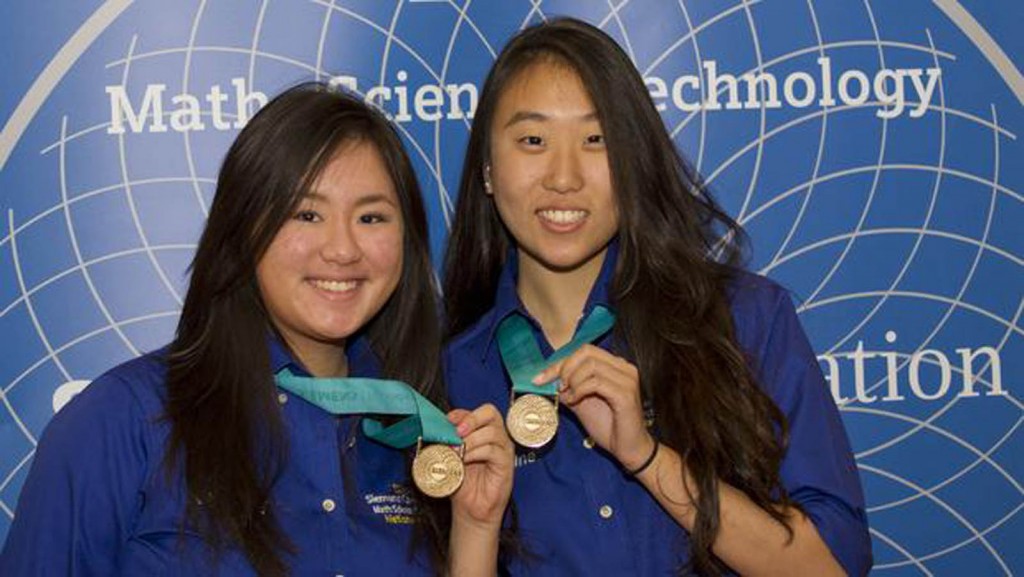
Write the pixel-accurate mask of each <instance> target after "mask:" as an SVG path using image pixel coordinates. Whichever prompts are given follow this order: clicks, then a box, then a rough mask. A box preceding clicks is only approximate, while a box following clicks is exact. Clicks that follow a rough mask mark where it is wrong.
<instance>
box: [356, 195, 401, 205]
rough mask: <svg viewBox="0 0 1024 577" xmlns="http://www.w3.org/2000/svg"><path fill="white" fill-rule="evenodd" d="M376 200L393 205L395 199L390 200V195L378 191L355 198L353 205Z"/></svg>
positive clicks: (371, 202) (375, 201)
mask: <svg viewBox="0 0 1024 577" xmlns="http://www.w3.org/2000/svg"><path fill="white" fill-rule="evenodd" d="M378 202H383V203H385V204H390V205H391V206H395V201H393V200H391V197H389V196H388V195H386V194H384V193H380V192H378V193H374V194H367V195H366V196H361V197H359V199H358V200H356V203H355V206H357V207H358V206H366V205H367V204H376V203H378Z"/></svg>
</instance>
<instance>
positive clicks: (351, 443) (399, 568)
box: [0, 339, 430, 577]
mask: <svg viewBox="0 0 1024 577" xmlns="http://www.w3.org/2000/svg"><path fill="white" fill-rule="evenodd" d="M270 346H271V366H272V368H273V369H274V371H275V372H276V371H278V370H280V369H282V368H284V367H289V368H291V369H292V371H293V372H296V373H297V374H303V375H305V374H307V373H306V372H305V371H304V369H302V367H301V366H299V364H298V363H296V362H295V361H294V360H293V359H292V358H291V357H290V356H289V355H288V353H287V351H286V350H285V349H284V348H283V347H282V346H281V345H280V344H279V343H278V342H276V341H273V342H271V345H270ZM348 355H349V367H350V371H351V373H352V376H364V377H377V376H379V374H380V371H379V365H378V363H377V361H376V359H375V357H374V356H373V354H372V353H371V352H370V350H369V347H368V345H367V344H366V341H365V340H364V339H357V340H356V341H355V342H354V343H353V344H352V346H351V347H350V348H349V351H348ZM165 380H166V365H165V364H164V362H163V360H162V355H161V354H160V353H153V354H149V355H145V356H143V357H140V358H138V359H135V360H132V361H129V362H127V363H125V364H123V365H120V366H118V367H116V368H114V369H113V370H111V371H110V372H108V373H106V374H104V375H103V376H101V377H99V378H98V379H96V381H94V382H93V383H92V384H91V385H89V387H88V388H87V389H86V390H85V391H84V392H82V393H81V394H80V395H78V396H77V397H76V398H75V399H73V400H72V401H71V402H70V403H69V404H68V405H67V406H66V407H64V408H63V409H62V410H61V411H60V413H58V414H57V415H56V416H55V417H54V418H53V420H52V422H51V423H50V424H49V426H48V427H47V429H46V431H45V433H44V434H43V437H42V439H41V440H40V443H39V446H38V448H37V452H36V456H35V461H34V462H33V464H32V470H31V472H30V473H29V476H28V480H27V481H26V483H25V486H24V489H23V490H22V493H21V496H20V499H19V502H18V509H17V514H16V516H15V519H14V524H13V526H12V527H11V530H10V533H9V534H8V537H7V542H6V545H5V547H4V550H3V554H2V556H0V574H2V575H12V576H13V575H18V576H19V577H20V576H29V575H96V576H103V577H107V576H111V575H146V576H151V577H156V576H159V575H212V574H217V575H221V576H234V575H254V574H255V572H254V571H253V569H252V567H251V566H250V565H249V563H248V561H247V560H246V558H245V555H244V554H243V553H242V552H241V551H240V550H237V549H229V550H228V551H226V553H225V554H224V555H223V556H222V557H221V558H220V559H219V561H218V564H217V565H213V561H212V559H211V558H210V556H209V555H208V549H207V547H206V546H205V544H204V542H203V541H202V539H201V538H200V537H199V536H198V535H197V534H196V533H195V532H193V531H191V530H190V529H189V528H187V527H186V529H185V532H184V535H183V538H181V533H180V529H181V524H182V517H183V511H184V507H185V505H184V504H185V500H184V499H185V496H184V489H183V486H184V483H183V479H182V478H181V477H180V476H179V477H178V478H176V479H174V480H173V482H171V483H170V484H168V483H167V482H165V478H164V470H163V461H164V455H165V449H166V445H167V438H168V434H169V432H170V427H169V424H168V423H167V422H166V421H164V420H161V416H162V415H163V410H164V400H165V398H166V386H165ZM278 399H279V401H280V403H281V410H282V412H283V416H284V422H285V425H286V429H287V433H288V440H289V455H288V457H289V458H288V461H287V463H286V464H285V467H284V470H283V473H282V475H281V477H280V478H279V480H278V481H277V482H276V484H275V485H274V487H273V493H272V500H273V507H274V508H275V512H276V514H277V518H278V520H279V522H280V524H281V527H282V529H283V530H284V533H285V534H286V535H287V536H288V538H289V539H290V540H291V541H292V542H293V543H294V544H295V545H296V547H297V554H296V555H294V556H290V557H288V558H287V559H286V560H287V563H288V565H289V567H290V568H291V573H292V574H293V575H324V576H334V575H346V576H349V577H352V576H359V575H417V574H429V573H430V570H429V567H428V562H427V560H426V559H427V556H426V554H425V553H418V554H417V555H416V556H415V558H413V559H410V556H409V553H408V552H409V542H410V538H411V530H412V526H411V524H410V523H411V515H412V509H411V507H412V504H411V501H410V500H409V497H408V496H407V495H408V493H407V489H406V487H407V486H408V482H407V479H408V471H407V464H406V461H405V458H404V456H403V454H402V452H401V451H396V450H394V449H391V448H388V447H385V446H383V445H380V444H378V443H375V442H373V441H371V440H369V439H367V438H366V437H365V436H363V434H362V432H361V428H360V427H359V426H358V418H355V417H347V418H338V417H336V416H334V415H331V414H328V413H327V412H325V411H323V410H322V409H320V408H318V407H315V406H313V405H311V404H309V403H307V402H306V401H304V400H302V399H301V398H299V397H297V396H289V395H287V393H284V392H283V391H279V396H278ZM211 434H216V432H215V431H212V432H211Z"/></svg>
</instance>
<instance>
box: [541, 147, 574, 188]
mask: <svg viewBox="0 0 1024 577" xmlns="http://www.w3.org/2000/svg"><path fill="white" fill-rule="evenodd" d="M552 152H553V154H551V156H550V161H549V163H548V167H547V174H545V175H544V180H543V182H542V184H543V185H544V188H547V189H548V190H552V191H555V192H559V193H562V194H564V193H569V192H575V191H577V190H579V189H580V188H582V187H583V171H582V170H581V167H580V158H579V155H580V151H577V150H574V149H571V148H563V149H561V150H555V151H552Z"/></svg>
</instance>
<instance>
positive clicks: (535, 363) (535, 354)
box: [498, 306, 615, 397]
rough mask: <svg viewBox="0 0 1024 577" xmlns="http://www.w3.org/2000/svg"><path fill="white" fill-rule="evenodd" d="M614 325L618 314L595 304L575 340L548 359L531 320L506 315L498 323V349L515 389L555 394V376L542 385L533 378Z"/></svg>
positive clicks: (548, 394) (550, 395)
mask: <svg viewBox="0 0 1024 577" xmlns="http://www.w3.org/2000/svg"><path fill="white" fill-rule="evenodd" d="M614 325H615V314H614V313H612V311H610V310H608V309H607V308H605V307H602V306H596V307H594V310H592V311H591V312H590V314H589V315H587V318H586V319H585V320H584V321H583V324H582V325H581V326H580V328H579V330H577V331H576V334H575V335H573V337H572V340H571V341H569V342H568V343H566V344H565V345H564V346H562V347H561V348H559V349H558V350H557V351H555V352H554V353H552V354H551V356H550V357H548V358H547V359H545V358H544V355H542V354H541V352H540V346H539V345H538V344H537V340H536V339H535V338H534V336H533V329H532V328H531V327H530V323H529V321H527V320H526V319H525V318H523V317H522V315H519V314H511V315H509V316H507V317H505V320H503V321H501V324H500V325H498V350H499V351H500V352H501V361H502V363H504V364H505V370H507V371H508V375H509V378H511V379H512V392H514V393H517V394H524V395H525V394H534V395H543V396H545V397H553V396H555V395H557V394H558V383H559V381H558V380H557V379H556V380H554V381H552V382H550V383H545V384H541V385H535V384H533V378H534V377H536V376H537V374H538V373H540V372H541V371H543V370H544V369H546V368H548V367H550V366H551V365H553V364H555V363H557V362H558V361H561V360H562V359H565V358H568V357H569V356H570V355H572V354H573V353H575V352H576V351H577V350H579V348H580V347H582V346H583V345H585V344H587V343H592V342H594V341H596V340H597V339H599V338H601V337H602V336H603V335H604V334H605V333H607V332H608V331H610V330H611V329H612V327H613V326H614Z"/></svg>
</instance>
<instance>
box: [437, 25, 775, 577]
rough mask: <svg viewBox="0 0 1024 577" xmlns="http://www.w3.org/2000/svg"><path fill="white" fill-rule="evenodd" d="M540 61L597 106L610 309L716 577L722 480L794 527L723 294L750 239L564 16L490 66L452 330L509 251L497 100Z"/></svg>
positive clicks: (483, 304)
mask: <svg viewBox="0 0 1024 577" xmlns="http://www.w3.org/2000/svg"><path fill="white" fill-rule="evenodd" d="M539 63H545V64H552V65H555V66H562V67H565V68H567V69H568V70H571V71H572V72H574V73H575V74H576V75H578V76H579V78H580V80H581V82H582V84H583V86H584V87H585V89H586V90H587V92H588V94H589V96H590V99H591V101H592V102H593V103H594V106H595V108H596V111H597V115H598V118H599V120H600V123H601V127H602V131H603V134H604V136H605V139H606V147H607V154H608V162H609V168H610V170H611V178H612V188H613V190H614V191H615V199H616V203H617V206H618V212H619V219H620V220H619V231H618V241H619V247H620V250H619V253H618V261H617V262H616V263H615V269H614V276H613V280H612V283H611V287H610V288H611V290H610V295H611V299H612V304H613V305H614V306H615V307H616V309H617V312H618V322H617V324H616V326H615V329H614V330H615V341H616V342H617V343H622V344H623V347H624V348H625V350H623V351H620V353H621V354H623V355H625V356H627V357H628V358H630V359H631V360H633V362H635V363H636V365H637V367H638V368H639V371H640V375H641V383H642V389H643V390H642V392H643V395H644V398H645V399H646V400H647V401H648V402H650V403H651V404H652V406H653V408H654V410H655V414H656V417H655V418H656V423H657V429H658V431H659V434H660V436H661V441H662V442H663V443H665V444H666V445H668V446H670V447H672V448H673V449H675V450H676V451H677V452H679V454H680V455H681V456H682V458H683V462H684V467H686V469H687V471H688V472H689V473H690V475H692V477H693V478H694V479H695V482H696V487H695V488H694V489H695V492H696V495H697V498H696V502H695V505H696V510H697V515H696V524H695V526H694V528H693V530H692V532H691V548H692V551H691V553H692V554H691V559H692V562H693V564H694V566H695V568H696V569H697V570H698V571H699V572H701V573H710V574H715V573H719V572H721V571H722V570H723V568H724V565H722V563H721V562H720V561H719V560H718V559H717V558H716V557H715V556H714V554H713V553H712V550H711V546H712V543H713V542H714V539H715V536H716V535H717V532H718V529H719V526H720V520H721V519H720V515H719V503H718V491H717V484H718V482H719V481H720V480H721V481H724V482H726V483H729V484H730V485H732V486H734V487H736V488H737V489H739V490H741V491H743V492H744V493H745V494H746V495H747V496H748V497H749V498H750V499H751V500H752V501H753V502H754V503H756V504H757V505H758V506H759V507H761V508H762V509H764V510H765V511H766V512H768V513H769V514H770V515H771V516H772V517H774V518H775V519H776V520H778V521H780V522H781V523H783V524H784V525H785V526H786V527H787V529H789V530H790V532H791V533H792V531H791V529H790V528H789V525H788V523H787V518H786V515H785V514H784V513H783V512H782V511H783V509H781V508H780V507H779V505H781V506H782V507H783V508H785V507H790V506H792V503H791V501H790V499H789V498H788V496H787V495H786V492H785V490H784V489H783V487H782V485H781V482H780V479H779V467H780V463H781V460H782V456H783V454H784V451H785V444H786V437H787V426H786V422H785V418H784V415H783V414H782V412H781V411H780V410H779V409H778V407H776V405H775V404H774V403H773V402H772V400H771V398H770V397H769V396H768V395H767V394H766V393H764V392H763V391H762V390H761V389H760V388H759V387H758V386H757V383H756V382H755V379H754V376H753V374H752V373H751V370H750V368H749V366H748V364H747V359H746V358H745V356H744V353H743V352H742V351H741V350H740V348H739V346H738V345H737V343H736V338H735V331H734V327H733V322H732V317H731V314H730V310H729V303H728V300H727V293H728V286H729V283H730V281H731V279H732V278H733V277H734V273H735V270H736V268H735V267H736V266H738V265H739V264H740V263H741V261H742V258H743V248H744V243H745V237H744V235H743V232H742V230H741V229H740V227H739V226H738V225H737V224H736V223H735V222H734V221H733V220H732V219H731V218H729V216H728V215H726V214H725V213H724V212H723V211H722V210H721V209H719V207H718V206H717V205H716V204H715V202H714V201H713V199H712V198H711V196H710V194H709V193H708V191H707V189H706V187H705V186H704V185H703V184H702V182H701V180H700V178H699V177H698V175H697V174H696V173H695V171H694V170H693V169H692V168H691V167H690V166H689V165H688V163H687V162H686V161H685V159H684V158H683V157H682V156H681V155H680V154H679V153H678V151H677V150H676V148H675V146H674V145H673V143H672V140H671V138H670V137H669V135H668V133H667V131H666V130H665V126H664V124H663V122H662V119H661V117H660V116H659V114H658V112H657V110H656V109H655V107H654V104H653V103H652V101H651V98H650V95H649V94H648V92H647V89H646V87H645V85H644V82H643V79H642V78H641V77H640V74H639V73H638V72H637V70H636V68H635V67H634V66H633V64H632V62H631V61H630V59H629V57H628V56H627V55H626V53H625V52H623V50H622V49H621V48H620V47H619V46H618V45H617V44H616V43H615V41H614V40H612V39H611V38H610V37H609V36H608V35H607V34H605V33H604V32H602V31H601V30H599V29H597V28H595V27H593V26H591V25H589V24H586V23H584V22H581V21H579V20H575V19H571V18H561V19H557V20H552V21H549V22H547V23H544V24H540V25H537V26H535V27H532V28H528V29H526V30H524V31H522V32H520V33H519V34H518V35H516V36H515V37H513V38H512V39H511V40H510V41H509V43H508V44H506V46H505V48H504V49H503V50H502V52H501V54H499V55H498V58H497V60H496V61H495V63H494V66H493V67H492V68H491V71H490V73H489V75H488V77H487V80H486V82H485V84H484V87H483V90H482V91H481V94H480V100H479V103H478V106H477V109H476V113H475V116H474V122H473V129H472V133H471V135H470V138H469V144H468V150H467V152H466V159H465V163H464V165H463V172H462V180H461V182H460V185H459V197H458V202H457V205H456V209H455V220H454V224H453V227H452V232H451V236H450V238H449V244H448V249H447V254H446V258H445V279H444V295H445V296H444V299H445V305H446V313H447V329H446V337H447V338H451V337H454V336H455V335H457V334H459V333H460V332H462V331H464V330H466V329H467V328H468V327H470V326H471V325H472V324H473V323H474V322H475V321H476V320H477V319H479V318H480V316H481V315H483V314H484V313H485V312H486V311H487V310H488V309H490V308H491V307H492V306H493V305H494V294H495V290H496V287H497V283H498V278H499V276H500V272H501V269H502V267H503V266H504V263H505V259H506V255H507V254H508V250H509V249H510V248H511V247H514V246H515V239H514V238H511V236H510V234H509V233H508V231H507V230H506V228H505V227H504V225H503V224H502V221H501V219H500V217H499V215H498V211H497V209H496V207H495V205H494V202H493V197H491V196H488V195H487V194H486V192H485V184H484V180H485V174H484V171H485V168H484V167H485V166H487V165H488V164H489V163H490V162H491V161H492V159H491V157H490V141H491V133H492V129H493V128H494V120H495V119H494V116H495V110H496V108H497V105H498V102H499V100H500V99H501V97H502V95H503V94H504V93H505V91H506V90H507V88H508V87H509V85H510V83H512V82H514V81H515V80H517V79H518V78H519V77H520V75H522V74H529V68H530V67H531V66H534V65H536V64H539ZM713 252H715V253H719V254H720V257H719V258H717V259H716V258H713V257H712V254H713ZM684 478H685V477H684Z"/></svg>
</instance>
